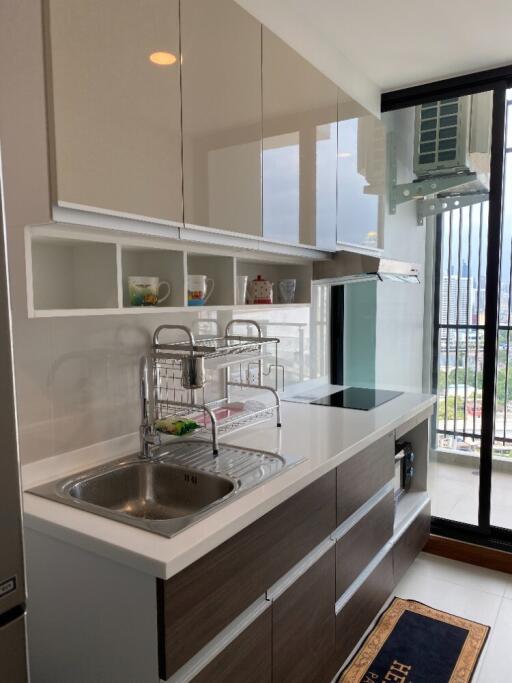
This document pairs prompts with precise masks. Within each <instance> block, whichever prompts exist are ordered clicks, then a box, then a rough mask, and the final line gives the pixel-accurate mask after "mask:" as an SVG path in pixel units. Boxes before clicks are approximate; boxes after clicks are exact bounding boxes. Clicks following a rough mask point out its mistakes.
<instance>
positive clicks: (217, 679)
mask: <svg viewBox="0 0 512 683" xmlns="http://www.w3.org/2000/svg"><path fill="white" fill-rule="evenodd" d="M235 681H243V682H244V683H271V681H272V609H271V607H269V608H268V609H267V610H266V611H265V612H263V614H261V615H260V616H259V617H258V618H257V619H256V620H255V621H253V623H252V624H251V625H250V626H248V627H247V628H246V629H245V630H244V631H243V632H242V633H241V634H240V635H239V636H238V637H237V638H235V640H233V641H232V642H231V643H230V644H229V645H228V646H227V647H226V648H225V649H224V650H223V651H222V652H221V653H220V654H219V655H218V656H217V657H215V659H214V660H213V661H212V662H210V663H209V664H208V665H207V666H206V667H205V668H204V669H203V670H202V671H201V672H200V673H199V674H198V675H197V676H195V677H194V678H193V679H192V681H191V683H234V682H235Z"/></svg>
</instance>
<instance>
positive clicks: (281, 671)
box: [272, 547, 335, 683]
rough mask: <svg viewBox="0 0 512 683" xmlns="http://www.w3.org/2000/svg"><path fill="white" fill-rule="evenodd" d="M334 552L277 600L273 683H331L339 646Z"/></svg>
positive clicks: (326, 554) (274, 614)
mask: <svg viewBox="0 0 512 683" xmlns="http://www.w3.org/2000/svg"><path fill="white" fill-rule="evenodd" d="M334 602H335V600H334V548H332V547H331V549H330V550H328V551H327V552H326V553H325V554H324V555H323V556H322V557H321V558H320V559H319V560H317V562H316V563H315V564H314V565H312V566H311V567H310V568H309V569H308V570H307V571H306V572H305V573H304V574H303V575H302V576H301V577H300V578H299V579H297V580H296V581H295V583H293V584H292V585H291V586H290V587H289V588H287V590H286V591H285V592H284V593H283V594H282V595H280V596H279V597H278V598H277V599H275V600H274V603H273V607H272V624H273V653H272V660H273V679H272V680H273V683H288V682H289V681H293V683H311V682H312V681H315V683H323V682H324V681H325V683H328V682H329V681H330V680H331V679H332V675H333V671H332V668H333V665H334V644H335V613H334Z"/></svg>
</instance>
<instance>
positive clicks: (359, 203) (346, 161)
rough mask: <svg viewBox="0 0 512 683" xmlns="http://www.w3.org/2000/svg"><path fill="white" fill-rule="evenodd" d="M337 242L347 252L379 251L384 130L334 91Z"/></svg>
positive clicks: (382, 216) (361, 110) (384, 159)
mask: <svg viewBox="0 0 512 683" xmlns="http://www.w3.org/2000/svg"><path fill="white" fill-rule="evenodd" d="M337 177H338V180H337V182H338V207H337V241H338V244H340V245H342V246H344V247H346V248H347V249H350V248H351V247H354V248H355V249H364V250H366V249H369V250H373V249H379V248H382V246H383V244H382V239H383V238H382V232H383V221H384V193H385V180H386V129H385V126H384V124H383V123H382V121H379V119H377V118H376V117H375V116H373V115H372V114H368V112H367V111H366V110H365V109H363V107H361V106H360V105H358V104H357V103H356V102H354V100H351V99H350V98H348V97H347V96H346V95H345V94H344V93H343V92H342V91H341V90H339V91H338V176H337Z"/></svg>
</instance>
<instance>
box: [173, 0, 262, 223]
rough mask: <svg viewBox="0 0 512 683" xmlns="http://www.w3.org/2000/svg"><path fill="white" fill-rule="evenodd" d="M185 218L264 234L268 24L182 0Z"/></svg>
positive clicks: (207, 2) (226, 8)
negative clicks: (264, 39) (264, 30)
mask: <svg viewBox="0 0 512 683" xmlns="http://www.w3.org/2000/svg"><path fill="white" fill-rule="evenodd" d="M181 45H182V98H183V99H182V103H183V185H184V207H185V223H186V224H190V225H198V226H206V227H211V228H218V229H220V230H230V231H234V232H239V233H244V234H248V235H254V236H261V24H260V23H259V22H258V21H256V19H254V18H253V17H252V16H251V15H250V14H248V13H247V12H246V11H245V10H243V9H242V8H241V7H240V6H239V5H237V4H236V3H235V2H234V0H215V1H214V2H213V1H212V0H182V2H181Z"/></svg>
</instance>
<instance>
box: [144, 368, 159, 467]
mask: <svg viewBox="0 0 512 683" xmlns="http://www.w3.org/2000/svg"><path fill="white" fill-rule="evenodd" d="M140 402H141V412H142V422H141V425H140V428H139V436H140V457H141V458H144V459H149V458H152V457H153V456H154V455H155V451H157V450H158V448H159V447H160V445H161V443H162V439H161V437H160V434H159V433H158V432H157V431H156V429H155V427H154V425H153V423H152V421H151V419H150V399H149V368H148V359H147V358H146V356H144V357H143V358H142V360H141V363H140Z"/></svg>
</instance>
